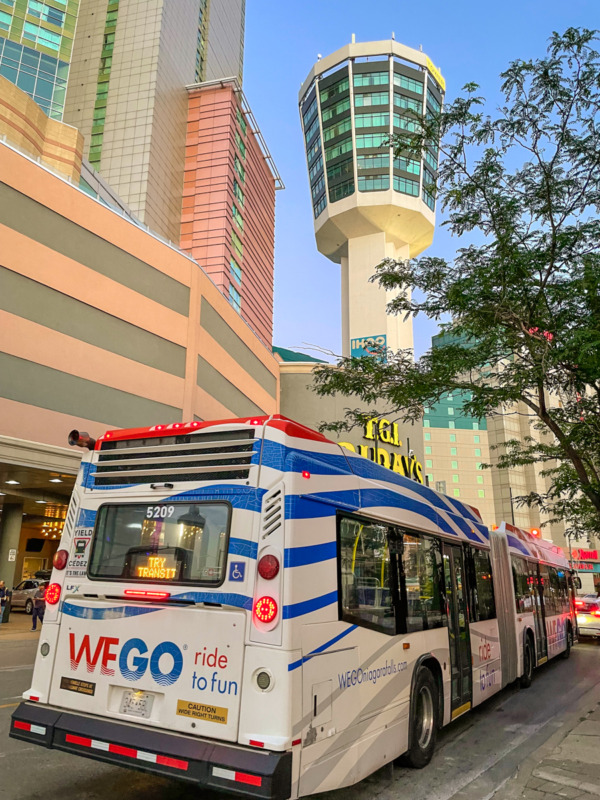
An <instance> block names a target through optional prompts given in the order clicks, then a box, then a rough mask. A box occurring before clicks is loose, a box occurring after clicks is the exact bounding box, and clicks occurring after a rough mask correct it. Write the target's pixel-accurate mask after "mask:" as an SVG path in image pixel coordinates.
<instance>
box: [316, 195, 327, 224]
mask: <svg viewBox="0 0 600 800" xmlns="http://www.w3.org/2000/svg"><path fill="white" fill-rule="evenodd" d="M326 205H327V198H326V197H325V195H323V197H322V198H321V199H320V200H319V202H318V203H316V205H315V206H314V212H315V219H316V218H317V217H318V216H319V214H322V213H323V211H325V206H326Z"/></svg>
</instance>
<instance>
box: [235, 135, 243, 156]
mask: <svg viewBox="0 0 600 800" xmlns="http://www.w3.org/2000/svg"><path fill="white" fill-rule="evenodd" d="M235 143H236V144H237V146H238V150H239V151H240V153H241V155H242V158H246V145H245V144H244V140H243V139H242V137H241V136H240V134H239V133H238V132H237V131H236V132H235Z"/></svg>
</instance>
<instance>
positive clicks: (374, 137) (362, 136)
mask: <svg viewBox="0 0 600 800" xmlns="http://www.w3.org/2000/svg"><path fill="white" fill-rule="evenodd" d="M388 139H389V135H388V134H387V133H359V134H357V135H356V148H357V149H361V148H363V147H382V146H383V145H384V144H385V143H387V140H388Z"/></svg>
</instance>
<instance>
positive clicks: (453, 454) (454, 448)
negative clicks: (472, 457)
mask: <svg viewBox="0 0 600 800" xmlns="http://www.w3.org/2000/svg"><path fill="white" fill-rule="evenodd" d="M450 455H451V456H455V455H456V447H451V448H450Z"/></svg>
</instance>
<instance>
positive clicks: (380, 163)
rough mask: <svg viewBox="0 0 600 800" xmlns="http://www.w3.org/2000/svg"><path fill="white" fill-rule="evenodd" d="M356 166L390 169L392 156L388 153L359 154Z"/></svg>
mask: <svg viewBox="0 0 600 800" xmlns="http://www.w3.org/2000/svg"><path fill="white" fill-rule="evenodd" d="M356 166H357V167H358V168H359V169H389V166H390V157H389V156H388V155H385V156H378V155H369V156H358V157H357V159H356Z"/></svg>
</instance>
